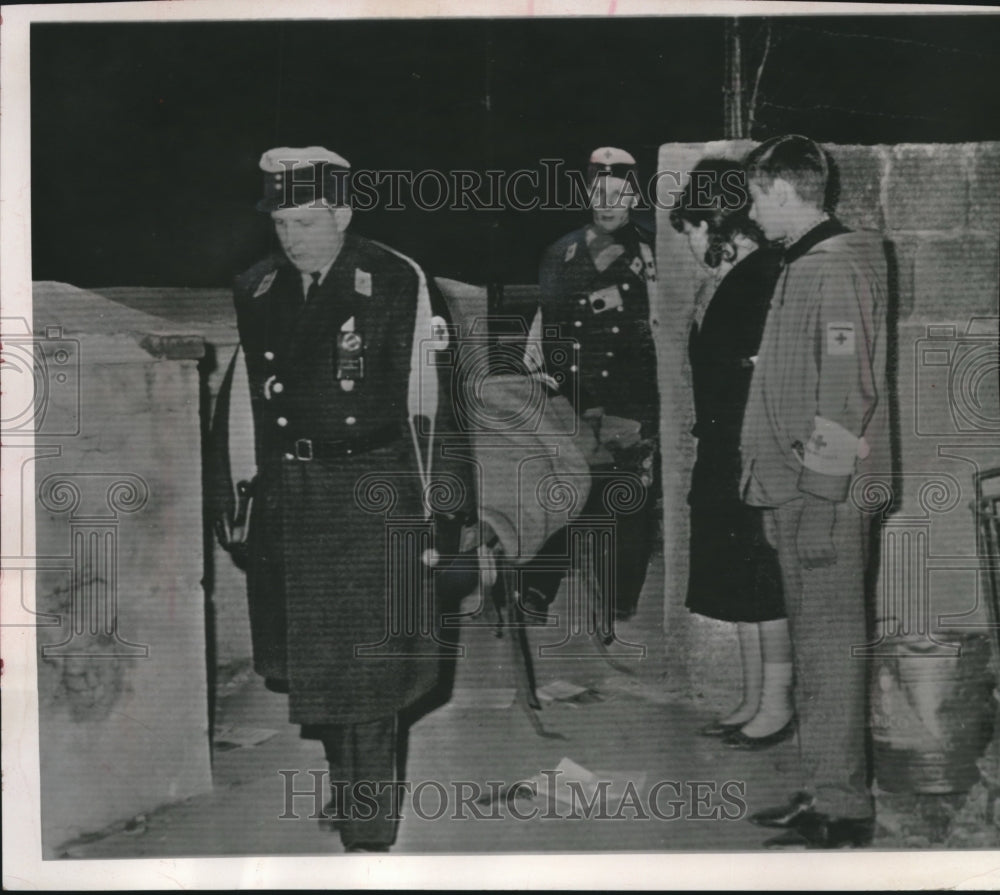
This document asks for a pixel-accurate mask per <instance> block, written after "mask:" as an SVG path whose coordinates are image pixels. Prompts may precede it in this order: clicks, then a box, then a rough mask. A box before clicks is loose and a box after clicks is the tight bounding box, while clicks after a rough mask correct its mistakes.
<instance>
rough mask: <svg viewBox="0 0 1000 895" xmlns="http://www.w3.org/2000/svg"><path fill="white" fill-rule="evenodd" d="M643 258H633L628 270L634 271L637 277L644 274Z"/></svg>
mask: <svg viewBox="0 0 1000 895" xmlns="http://www.w3.org/2000/svg"><path fill="white" fill-rule="evenodd" d="M642 267H643V264H642V258H633V259H632V263H631V264H630V265H629V266H628V269H629V270H631V271H632V273H634V274H635V275H636V276H639V274H641V273H642Z"/></svg>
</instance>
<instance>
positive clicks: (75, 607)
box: [5, 284, 211, 858]
mask: <svg viewBox="0 0 1000 895" xmlns="http://www.w3.org/2000/svg"><path fill="white" fill-rule="evenodd" d="M34 313H35V330H36V331H43V330H45V329H46V328H47V327H50V326H56V325H59V326H61V327H65V330H64V331H67V332H69V333H72V339H73V340H75V341H76V342H77V343H78V344H79V352H78V360H79V363H78V365H77V366H76V367H75V369H74V370H73V371H72V372H73V375H74V376H75V377H76V378H75V380H73V381H74V382H75V383H77V384H78V389H74V391H73V395H74V397H75V399H76V401H77V403H76V404H75V405H74V406H70V403H67V402H55V403H53V404H52V406H51V407H47V408H45V410H46V418H47V421H48V425H49V427H50V429H51V432H52V433H53V434H51V435H49V436H47V437H46V438H44V447H43V448H42V453H40V454H39V457H38V460H37V462H35V463H34V465H33V466H32V468H31V471H32V472H33V474H34V477H35V485H34V488H33V491H34V495H35V500H36V511H35V541H36V544H35V552H36V556H37V557H39V558H40V565H41V566H42V567H43V568H45V569H47V570H48V571H47V572H46V574H45V575H43V576H41V577H40V578H39V581H38V586H37V588H36V598H37V608H38V611H39V612H41V613H43V617H44V619H45V623H44V624H43V625H40V626H39V628H38V642H39V650H40V651H39V659H38V691H39V739H40V755H39V758H40V767H41V818H42V841H43V853H44V855H45V857H48V858H51V857H56V856H58V847H59V846H60V844H62V843H64V842H65V841H66V840H67V839H70V838H72V837H74V836H78V835H80V834H84V833H90V832H96V831H99V830H101V829H102V828H104V827H105V826H107V825H108V824H111V823H114V822H117V821H121V820H125V819H127V818H129V817H130V816H132V815H134V814H136V813H139V812H143V811H149V810H152V809H153V808H155V807H157V806H158V805H161V804H163V803H164V802H168V801H171V800H178V799H183V798H185V797H187V796H190V795H194V794H197V793H199V792H204V791H206V790H208V789H209V788H210V787H211V767H210V755H209V737H208V689H207V677H208V676H207V669H206V665H205V655H206V652H205V617H204V601H205V596H204V591H203V589H202V584H201V580H202V577H203V575H204V556H203V544H202V524H201V522H202V498H201V435H200V420H199V376H198V369H197V363H196V361H195V360H194V359H193V358H188V359H184V360H171V359H168V358H167V357H163V358H160V359H157V358H154V357H151V356H150V354H149V353H148V352H147V351H146V350H144V349H143V348H142V347H140V345H139V342H141V341H142V339H143V336H144V335H150V330H149V329H148V328H147V327H148V326H149V325H150V324H152V325H154V326H155V327H156V328H157V329H156V330H155V331H154V332H156V333H160V334H161V335H163V337H164V341H163V342H162V344H164V345H166V346H172V345H181V346H184V351H183V352H182V353H193V352H195V350H196V349H197V348H198V346H200V344H201V340H200V337H199V338H196V339H191V338H189V337H187V336H185V335H183V334H181V338H180V339H174V338H172V334H171V333H169V331H166V330H165V329H164V323H165V321H163V320H162V319H159V318H152V317H150V318H149V319H146V315H143V314H141V313H138V312H135V311H130V310H129V309H122V308H121V307H120V306H117V305H115V303H113V302H110V301H107V300H106V299H104V298H101V297H99V296H97V295H94V294H93V293H85V292H82V291H81V290H74V289H72V287H67V286H65V285H60V284H44V285H42V284H39V285H37V286H36V289H35V291H34ZM40 327H41V328H42V329H41V330H40V329H39V328H40ZM64 338H65V337H64ZM164 353H165V354H170V353H171V352H170V351H166V352H164ZM65 366H66V365H64V368H65ZM56 375H57V376H58V375H60V373H59V372H57V373H56ZM59 394H61V392H59V390H58V389H55V390H54V391H53V395H54V396H56V397H58V395H59ZM5 448H6V445H5ZM30 487H31V485H30V478H29V479H28V481H27V482H26V483H25V494H28V495H29V496H28V498H27V499H28V501H30V500H31V496H30V491H29V490H28V489H29V488H30ZM23 497H24V496H23V495H21V496H20V497H19V499H23Z"/></svg>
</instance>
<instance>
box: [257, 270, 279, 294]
mask: <svg viewBox="0 0 1000 895" xmlns="http://www.w3.org/2000/svg"><path fill="white" fill-rule="evenodd" d="M277 275H278V271H276V270H272V271H271V272H270V273H268V274H266V275H265V276H264V278H263V279H262V280H261V281H260V282H259V283H258V284H257V288H256V289H255V290H254V293H253V297H254V298H260V297H261V296H262V295H264V294H265V293H266V292H267V291H268V290H269V289H270V288H271V286H272V284H273V283H274V278H275V277H276V276H277Z"/></svg>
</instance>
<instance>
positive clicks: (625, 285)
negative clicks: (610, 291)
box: [622, 283, 628, 292]
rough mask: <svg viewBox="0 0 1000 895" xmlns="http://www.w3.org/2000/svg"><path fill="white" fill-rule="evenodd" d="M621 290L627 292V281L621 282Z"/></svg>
mask: <svg viewBox="0 0 1000 895" xmlns="http://www.w3.org/2000/svg"><path fill="white" fill-rule="evenodd" d="M622 292H628V283H622Z"/></svg>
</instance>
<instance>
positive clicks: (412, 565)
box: [235, 234, 473, 724]
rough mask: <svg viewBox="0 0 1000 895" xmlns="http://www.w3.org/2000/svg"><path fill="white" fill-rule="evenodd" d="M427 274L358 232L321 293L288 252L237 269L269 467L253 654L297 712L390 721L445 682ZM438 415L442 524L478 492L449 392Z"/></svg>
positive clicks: (257, 531) (242, 327) (311, 719)
mask: <svg viewBox="0 0 1000 895" xmlns="http://www.w3.org/2000/svg"><path fill="white" fill-rule="evenodd" d="M419 283H420V280H419V275H418V272H417V270H416V268H415V266H414V265H413V264H412V263H410V262H409V261H408V260H407V259H404V258H402V257H401V256H398V255H396V254H395V253H393V252H391V251H389V250H387V249H385V248H383V247H381V246H378V245H376V244H374V243H372V242H369V241H368V240H365V239H361V238H359V237H355V236H353V235H350V234H348V235H347V236H346V240H345V242H344V245H343V247H342V249H341V251H340V254H339V255H338V257H337V259H336V261H335V262H334V264H333V266H332V267H331V268H330V270H329V272H328V274H327V276H326V277H325V279H324V280H323V282H322V284H321V285H320V287H319V291H318V293H317V294H316V295H314V296H313V297H312V298H311V299H310V301H309V302H308V303H304V299H303V290H302V283H301V277H300V273H299V271H298V270H297V269H296V268H294V267H293V266H292V265H291V264H289V263H288V262H287V261H286V260H285V259H284V258H282V257H274V258H268V259H266V260H265V261H263V262H261V263H260V264H257V265H256V266H254V267H253V268H251V269H250V270H248V271H247V272H246V273H244V274H243V275H241V276H240V277H238V279H237V281H236V285H235V301H236V313H237V320H238V325H239V333H240V341H241V343H242V345H243V349H244V352H245V357H246V364H247V373H248V378H249V383H250V392H251V403H252V407H253V417H254V428H255V431H256V450H257V464H258V476H257V481H256V486H255V498H254V505H253V515H252V520H251V525H250V535H249V539H250V543H249V545H248V547H249V550H248V562H249V567H248V573H247V580H248V591H249V602H250V619H251V632H252V638H253V649H254V664H255V668H256V670H257V671H258V672H259V673H260V674H262V675H264V676H265V677H266V678H268V679H269V680H270V681H271V682H272V683H274V682H280V683H279V686H286V687H287V688H288V691H289V695H290V716H291V720H292V721H293V722H297V723H302V724H330V723H354V722H359V721H366V720H371V719H374V718H378V717H384V716H386V715H387V714H391V713H392V712H394V711H396V710H398V709H399V708H401V707H403V706H405V705H407V704H409V703H411V702H413V701H414V700H415V699H417V698H418V697H420V696H421V695H423V694H424V693H426V692H427V691H428V690H429V689H430V688H431V687H432V686H433V685H434V683H435V682H436V679H437V670H438V669H437V661H436V659H437V656H438V652H439V651H438V647H437V642H436V635H435V622H434V618H433V616H434V606H433V605H432V600H431V596H430V588H429V587H427V586H426V585H427V580H428V579H429V577H430V573H429V568H428V566H427V565H426V564H425V563H423V562H422V561H421V555H422V554H423V553H424V551H425V550H427V549H430V548H431V547H436V548H437V549H438V550H439V551H441V552H453V551H454V545H453V544H451V543H449V544H447V545H445V544H444V543H443V541H442V540H441V539H440V538H439V539H437V541H436V540H435V536H434V533H433V528H434V523H433V521H431V520H427V519H426V517H425V513H424V507H423V504H422V499H421V494H422V486H421V479H420V477H419V475H418V466H417V462H416V454H415V450H414V445H413V442H412V439H411V436H410V432H409V429H408V425H407V421H408V418H409V415H410V408H409V407H408V400H407V399H408V394H409V389H410V365H411V357H412V356H413V354H412V352H413V339H414V327H415V319H416V315H417V308H418V291H419ZM424 337H425V338H426V337H427V336H424ZM424 410H426V411H427V412H428V413H429V415H431V416H435V417H436V427H435V428H436V435H437V437H436V439H435V443H436V445H437V449H436V453H435V457H434V460H433V467H432V474H433V476H434V478H435V480H436V481H439V482H441V483H442V485H443V490H442V489H440V488H439V489H431V490H432V491H434V492H435V493H434V495H432V496H434V498H435V499H436V501H437V505H436V509H437V510H438V511H440V513H439V515H438V516H436V517H435V518H436V519H437V520H438V521H439V522H440V521H441V520H442V519H444V518H445V517H446V516H457V515H460V514H461V513H462V512H463V510H464V508H465V507H467V506H470V505H472V502H473V496H472V495H471V493H469V489H468V487H467V484H465V483H467V481H468V477H467V476H466V475H465V473H464V472H463V471H462V470H460V469H456V468H454V463H455V461H449V460H447V459H446V458H442V456H441V444H442V442H443V440H444V437H445V436H447V433H448V432H449V431H450V430H452V429H453V425H452V424H451V419H452V417H451V412H450V405H449V403H448V390H447V389H444V388H442V389H439V390H438V402H437V408H436V410H435V408H434V407H433V406H429V407H428V408H424ZM420 430H422V431H424V432H426V431H427V430H428V426H427V425H426V422H425V423H424V424H423V425H421V426H418V431H420ZM423 447H424V453H425V455H426V439H424V444H423ZM448 463H451V464H452V467H451V469H450V471H449V467H448V466H447V464H448ZM463 477H464V478H463ZM448 527H449V530H450V531H451V533H452V534H457V527H456V526H453V525H449V526H448ZM439 533H440V531H439ZM414 581H416V582H418V584H417V585H415V584H414Z"/></svg>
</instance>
